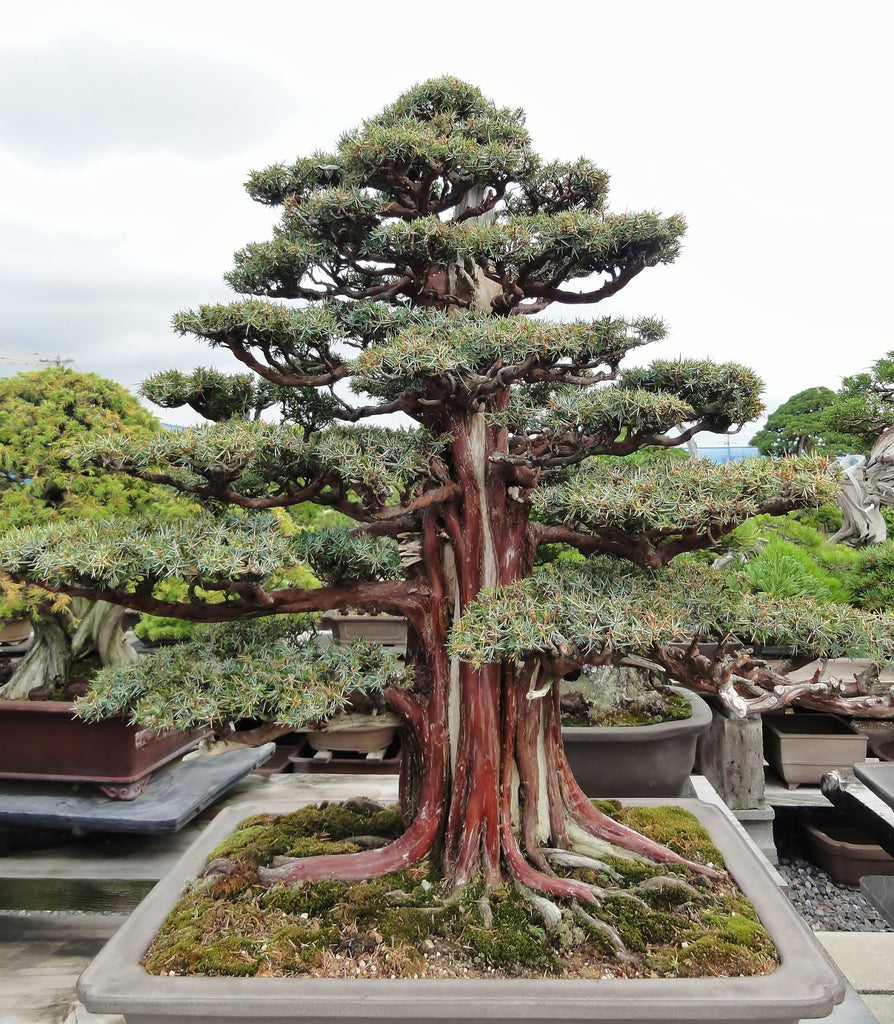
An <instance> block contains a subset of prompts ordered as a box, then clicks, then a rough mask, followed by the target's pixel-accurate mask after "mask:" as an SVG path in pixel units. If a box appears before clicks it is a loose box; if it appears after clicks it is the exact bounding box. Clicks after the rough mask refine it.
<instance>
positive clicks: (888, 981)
mask: <svg viewBox="0 0 894 1024" xmlns="http://www.w3.org/2000/svg"><path fill="white" fill-rule="evenodd" d="M814 934H815V935H816V937H817V939H819V941H820V942H821V943H822V944H823V946H825V948H826V950H827V951H828V952H829V954H830V955H831V957H832V959H833V960H834V961H835V963H837V964H838V966H839V967H840V968H841V970H842V971H843V972H844V975H845V977H846V978H847V980H848V981H849V982H850V983H851V984H852V985H853V986H854V988H855V989H856V990H857V991H858V992H859V993H861V995H863V994H866V995H874V994H880V995H890V994H891V993H892V992H894V932H814Z"/></svg>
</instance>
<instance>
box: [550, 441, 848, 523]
mask: <svg viewBox="0 0 894 1024" xmlns="http://www.w3.org/2000/svg"><path fill="white" fill-rule="evenodd" d="M837 489H838V483H837V480H836V474H835V473H834V471H833V469H832V467H830V466H829V464H828V462H827V461H825V460H823V459H818V458H802V459H784V460H779V461H776V462H768V461H767V460H765V459H757V458H755V459H742V460H740V461H738V462H734V463H727V464H724V465H718V464H715V463H713V462H711V461H710V460H708V459H685V460H677V459H657V460H652V461H649V462H645V463H642V462H630V461H628V460H621V459H603V460H593V461H592V462H590V463H588V464H587V466H586V468H583V469H580V470H578V471H576V472H574V473H570V474H568V475H567V477H566V478H565V479H564V480H562V481H561V482H560V483H556V484H552V485H548V486H543V487H541V488H539V489H538V491H537V493H536V494H535V496H534V514H535V516H536V517H537V518H538V519H540V520H542V521H546V522H557V521H558V522H566V523H568V524H575V525H576V528H577V529H579V530H580V529H585V530H587V531H591V532H593V533H599V532H605V531H620V532H623V533H625V534H628V535H630V536H646V535H658V536H672V535H678V534H683V533H687V532H689V531H702V532H704V531H708V530H711V529H712V528H714V529H716V528H718V527H726V526H728V525H729V524H732V523H740V522H742V521H743V520H746V519H748V518H749V517H752V516H758V515H761V513H762V512H764V511H765V510H766V509H767V508H773V507H775V505H776V504H777V503H778V502H779V501H781V500H783V499H784V500H785V501H787V502H790V503H791V504H792V505H794V506H795V507H797V506H798V505H802V506H808V507H809V506H813V505H816V504H818V503H819V502H821V501H822V500H823V499H824V498H829V497H831V496H832V495H834V494H835V493H836V491H837ZM765 518H766V517H765Z"/></svg>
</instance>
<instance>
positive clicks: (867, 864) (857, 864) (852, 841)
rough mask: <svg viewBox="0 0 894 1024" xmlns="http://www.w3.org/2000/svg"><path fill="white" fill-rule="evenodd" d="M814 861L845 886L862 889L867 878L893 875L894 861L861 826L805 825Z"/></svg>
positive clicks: (817, 823) (808, 823) (817, 822)
mask: <svg viewBox="0 0 894 1024" xmlns="http://www.w3.org/2000/svg"><path fill="white" fill-rule="evenodd" d="M804 831H805V833H806V838H807V845H808V847H809V849H810V852H811V855H812V856H813V859H814V860H815V861H816V863H817V864H819V866H820V867H821V868H824V869H825V870H826V871H828V872H829V874H830V875H831V876H832V878H833V879H835V881H836V882H841V883H842V884H844V885H855V886H856V885H859V884H860V879H861V878H862V877H863V876H864V875H894V857H892V856H891V855H890V854H889V853H886V852H885V851H884V850H883V849H882V848H881V847H880V846H879V845H878V843H876V842H875V840H874V839H873V838H872V837H871V836H870V835H867V833H866V832H864V831H863V829H861V828H860V827H859V826H858V825H850V824H842V823H840V822H830V823H820V822H819V821H808V822H805V823H804Z"/></svg>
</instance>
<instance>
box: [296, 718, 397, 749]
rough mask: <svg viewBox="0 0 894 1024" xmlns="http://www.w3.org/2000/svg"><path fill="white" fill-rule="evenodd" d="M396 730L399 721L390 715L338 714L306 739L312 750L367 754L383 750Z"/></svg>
mask: <svg viewBox="0 0 894 1024" xmlns="http://www.w3.org/2000/svg"><path fill="white" fill-rule="evenodd" d="M399 726H400V719H399V718H398V717H397V715H395V714H393V713H392V712H390V711H386V712H384V713H382V714H378V715H370V714H342V715H336V716H335V717H334V718H332V719H330V720H329V721H328V722H327V723H326V724H325V725H321V726H318V727H317V728H315V729H309V730H308V731H307V733H306V736H307V742H308V743H309V744H310V745H311V747H312V748H313V749H314V750H332V751H336V752H339V753H340V752H344V751H347V752H351V753H357V754H369V753H371V752H373V751H376V750H385V748H386V747H387V746H388V745H389V744H390V743H391V741H392V740H393V739H394V734H395V733H396V732H397V729H398V727H399Z"/></svg>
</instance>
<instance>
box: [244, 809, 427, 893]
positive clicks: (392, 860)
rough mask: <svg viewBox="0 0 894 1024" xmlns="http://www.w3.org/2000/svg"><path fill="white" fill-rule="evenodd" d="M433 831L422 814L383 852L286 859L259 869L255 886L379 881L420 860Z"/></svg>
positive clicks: (372, 851)
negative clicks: (337, 881)
mask: <svg viewBox="0 0 894 1024" xmlns="http://www.w3.org/2000/svg"><path fill="white" fill-rule="evenodd" d="M436 830H437V822H436V821H435V822H433V821H431V820H430V817H429V816H428V815H426V814H424V813H421V814H420V815H418V816H417V818H416V820H415V821H414V822H413V824H412V825H410V827H409V828H408V829H407V831H406V832H404V834H403V835H402V836H401V837H400V838H399V839H396V840H395V841H394V842H393V843H390V844H389V845H388V846H386V847H384V848H383V849H380V850H364V851H363V852H362V853H336V854H322V855H320V856H315V857H293V858H288V859H287V861H286V862H285V863H280V864H278V865H277V866H276V867H273V868H264V867H261V868H258V882H260V884H261V885H267V886H270V885H275V884H276V883H278V882H279V883H281V884H284V885H292V884H293V883H295V882H315V881H318V880H319V879H322V878H337V879H340V880H341V881H343V882H362V881H366V880H367V879H370V878H380V877H381V876H382V875H387V874H389V873H391V872H392V871H401V870H403V869H404V868H407V867H409V866H410V865H411V864H415V863H416V862H417V861H420V860H423V859H424V858H425V856H426V855H427V854H428V852H429V850H430V849H431V847H432V843H433V839H434V835H435V833H436ZM283 859H284V860H286V859H285V858H283Z"/></svg>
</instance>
